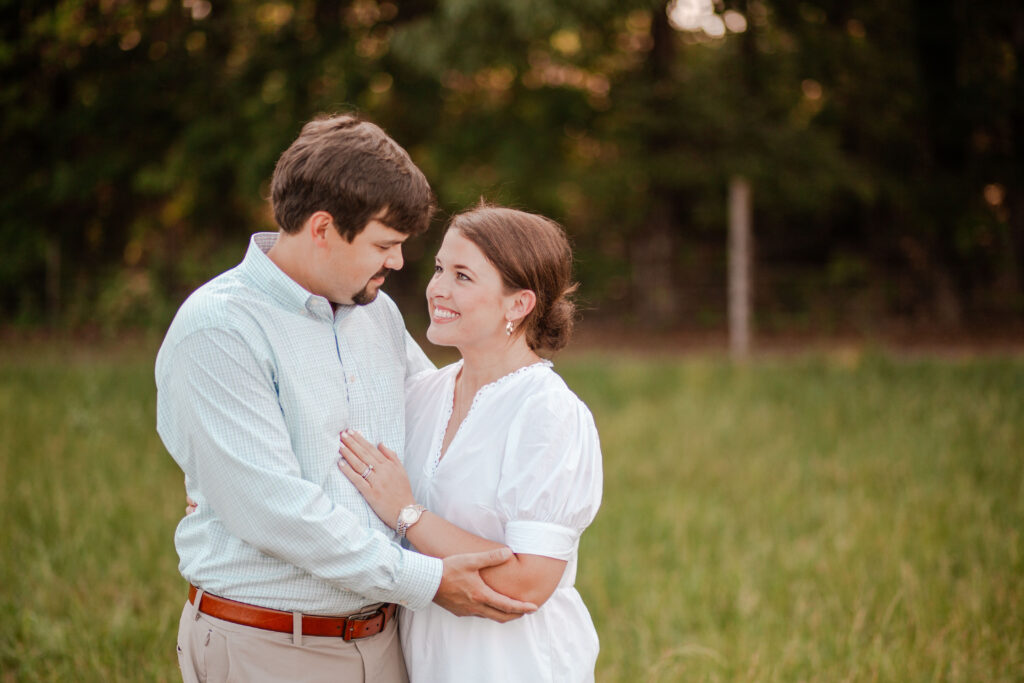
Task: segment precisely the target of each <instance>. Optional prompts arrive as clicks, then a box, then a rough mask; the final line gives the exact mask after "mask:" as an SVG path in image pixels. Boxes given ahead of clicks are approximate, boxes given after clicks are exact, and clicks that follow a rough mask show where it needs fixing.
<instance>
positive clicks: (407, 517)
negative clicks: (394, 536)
mask: <svg viewBox="0 0 1024 683" xmlns="http://www.w3.org/2000/svg"><path fill="white" fill-rule="evenodd" d="M414 519H416V511H415V510H413V509H411V508H405V509H404V510H402V521H403V522H411V521H413V520H414Z"/></svg>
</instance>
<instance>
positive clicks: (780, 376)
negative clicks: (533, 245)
mask: <svg viewBox="0 0 1024 683" xmlns="http://www.w3.org/2000/svg"><path fill="white" fill-rule="evenodd" d="M151 368H152V358H151V354H149V353H148V352H147V351H146V350H145V349H142V350H139V349H136V350H132V351H127V352H123V353H112V352H109V351H108V352H105V353H99V354H92V355H88V354H87V355H78V356H75V355H67V354H62V353H61V352H60V351H59V350H57V349H53V348H44V349H42V350H36V351H34V352H33V351H32V350H29V349H25V348H15V349H12V348H0V434H2V440H0V444H2V451H0V477H2V481H3V488H2V492H0V520H2V522H0V539H2V546H0V547H2V550H3V556H2V560H0V671H2V675H0V680H2V681H15V680H17V681H21V680H25V681H34V680H54V681H70V680H75V681H118V680H123V681H163V680H168V681H173V680H178V673H177V664H176V658H175V655H174V640H175V638H174V634H175V630H176V628H177V617H178V614H179V612H180V609H181V605H182V601H183V598H184V582H183V580H182V579H181V578H180V576H179V575H178V573H177V569H176V566H177V557H176V555H175V553H174V549H173V544H172V535H173V531H174V526H175V524H176V522H177V519H178V518H179V516H180V515H181V513H182V508H183V504H184V501H183V493H182V483H181V474H180V472H179V471H178V470H177V468H176V466H175V465H174V463H173V461H172V460H171V459H170V457H169V456H168V455H167V454H166V453H165V451H164V450H163V447H162V445H161V444H160V441H159V440H158V438H157V436H156V433H155V431H154V388H153V380H152V371H151ZM556 369H558V370H560V371H561V372H562V374H563V375H564V376H565V377H566V379H567V380H568V382H569V384H570V385H571V386H572V387H573V388H574V389H575V390H576V391H577V393H578V394H580V396H581V397H582V398H583V399H584V400H585V401H587V403H588V404H589V405H590V406H591V408H592V410H593V412H594V414H595V416H596V418H597V422H598V426H599V428H600V430H601V436H602V443H603V447H604V455H605V501H604V505H603V507H602V510H601V513H600V515H599V516H598V519H597V521H596V522H595V524H594V526H593V527H591V529H590V530H588V532H587V533H586V534H585V535H584V537H583V541H582V544H581V564H580V572H579V578H578V581H577V586H578V587H579V589H580V592H581V593H582V594H583V597H584V599H585V600H586V602H587V604H588V605H589V606H590V609H591V613H592V614H593V617H594V621H595V623H596V624H597V627H598V631H599V633H600V635H601V642H602V647H601V656H600V659H599V660H598V671H597V679H598V681H691V680H692V681H875V680H878V681H972V682H973V681H1021V680H1024V547H1022V538H1021V536H1022V529H1024V359H976V360H948V359H947V360H929V359H917V360H908V359H903V360H898V359H893V358H889V357H886V356H884V355H875V354H867V355H861V354H858V353H845V354H836V355H829V354H820V355H814V356H806V357H792V358H774V359H763V360H759V361H755V362H753V363H751V364H750V365H748V366H745V367H734V366H732V365H730V364H729V363H728V362H726V361H724V360H722V359H719V358H717V357H714V356H695V357H688V358H683V359H676V360H672V359H667V358H625V359H616V358H614V357H613V356H611V355H598V354H595V355H578V356H566V357H565V358H564V359H561V360H559V361H558V362H557V364H556Z"/></svg>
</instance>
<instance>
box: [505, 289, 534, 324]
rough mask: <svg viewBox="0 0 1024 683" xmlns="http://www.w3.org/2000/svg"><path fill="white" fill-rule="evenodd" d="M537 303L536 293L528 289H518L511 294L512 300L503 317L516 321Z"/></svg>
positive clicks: (526, 314)
mask: <svg viewBox="0 0 1024 683" xmlns="http://www.w3.org/2000/svg"><path fill="white" fill-rule="evenodd" d="M536 305H537V295H536V294H535V293H534V292H533V290H530V289H520V290H519V291H518V292H516V293H515V294H513V295H512V302H511V305H510V306H509V308H508V310H507V311H506V313H505V319H506V320H511V321H512V322H514V323H518V322H519V321H520V320H522V319H523V318H525V317H526V316H528V315H529V314H530V311H532V310H533V308H534V306H536Z"/></svg>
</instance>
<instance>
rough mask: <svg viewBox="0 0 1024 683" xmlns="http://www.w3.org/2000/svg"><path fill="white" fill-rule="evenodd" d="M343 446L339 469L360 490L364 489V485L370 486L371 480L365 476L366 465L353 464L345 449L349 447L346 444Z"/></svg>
mask: <svg viewBox="0 0 1024 683" xmlns="http://www.w3.org/2000/svg"><path fill="white" fill-rule="evenodd" d="M341 448H342V450H341V457H340V458H338V469H339V470H341V473H342V474H344V475H345V477H346V478H347V479H348V480H349V481H350V482H352V483H353V484H355V486H356V488H357V489H358V490H360V491H362V490H363V488H364V487H368V486H369V485H370V482H369V481H367V480H366V479H365V478H364V477H363V472H364V471H365V470H366V465H361V464H360V465H353V464H352V462H351V461H350V460H348V457H347V456H346V455H345V450H347V449H346V448H345V447H344V446H342V447H341ZM350 454H351V452H350Z"/></svg>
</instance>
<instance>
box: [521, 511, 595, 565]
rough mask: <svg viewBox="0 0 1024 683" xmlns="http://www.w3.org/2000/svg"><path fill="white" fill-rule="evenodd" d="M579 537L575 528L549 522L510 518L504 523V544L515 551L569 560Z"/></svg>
mask: <svg viewBox="0 0 1024 683" xmlns="http://www.w3.org/2000/svg"><path fill="white" fill-rule="evenodd" d="M579 539H580V535H579V534H578V533H577V532H576V530H575V529H570V528H569V527H565V526H562V525H560V524H551V523H550V522H530V521H525V520H512V521H511V522H509V523H508V524H506V525H505V545H507V546H508V547H509V548H511V549H512V552H515V553H526V554H528V555H543V556H544V557H553V558H554V559H556V560H569V559H570V558H571V557H572V554H573V551H575V550H576V545H577V543H578V542H579Z"/></svg>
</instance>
